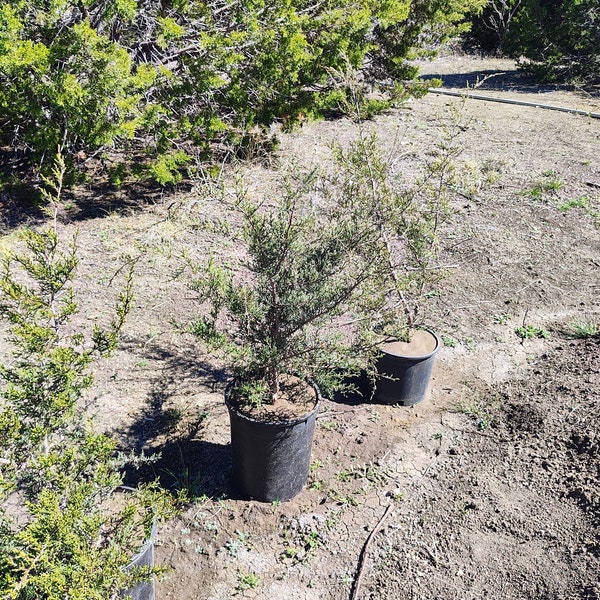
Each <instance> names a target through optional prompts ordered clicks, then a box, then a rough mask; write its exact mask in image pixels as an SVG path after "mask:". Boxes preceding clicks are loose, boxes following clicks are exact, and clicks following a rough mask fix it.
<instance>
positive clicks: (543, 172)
mask: <svg viewBox="0 0 600 600" xmlns="http://www.w3.org/2000/svg"><path fill="white" fill-rule="evenodd" d="M425 68H426V71H427V72H429V73H431V74H436V75H442V76H444V77H445V79H446V84H445V85H446V86H449V87H452V86H454V85H457V86H460V87H464V86H465V82H466V81H468V82H469V85H470V86H471V87H473V86H476V87H477V89H478V92H480V93H489V94H490V95H493V96H503V97H510V98H523V99H525V100H531V99H534V101H537V102H540V103H542V101H543V103H544V104H558V105H562V106H570V107H573V108H580V109H584V110H590V111H600V101H599V99H598V98H597V97H593V96H589V95H586V94H584V93H580V92H577V91H567V90H560V89H540V88H536V87H534V86H533V85H532V84H531V82H528V81H527V80H525V79H523V78H521V77H519V76H518V75H517V74H516V73H515V71H514V66H513V65H512V63H510V62H508V61H496V60H494V61H483V60H478V59H473V58H469V57H463V56H458V57H456V56H454V57H444V58H442V59H440V60H439V61H438V62H436V63H434V64H430V65H426V66H425ZM451 107H455V108H456V110H457V112H458V114H459V117H460V120H461V123H462V125H461V127H460V128H461V129H462V130H463V131H462V133H461V136H460V143H461V144H462V146H463V153H462V154H461V156H460V157H459V158H458V159H457V162H458V168H457V175H458V179H457V182H456V185H455V186H454V188H453V193H452V194H451V198H450V200H451V202H452V206H453V207H454V208H455V209H456V211H457V216H456V218H455V219H454V220H453V221H452V223H451V224H450V225H449V226H448V229H447V230H446V231H445V237H444V262H445V264H447V265H448V266H453V274H452V276H451V277H450V278H449V279H448V280H446V281H445V283H444V284H443V285H442V286H441V287H440V289H439V290H437V291H436V292H437V293H436V294H433V295H432V298H431V299H430V309H429V318H428V323H429V326H430V327H431V328H433V329H435V330H436V331H437V332H438V334H439V335H440V337H441V338H442V339H443V341H444V347H442V348H441V349H440V350H439V352H438V355H437V362H436V366H435V368H434V374H433V381H432V385H431V389H430V392H429V396H428V398H427V399H426V400H425V401H424V402H423V403H421V404H419V405H417V406H414V407H411V408H409V407H406V408H403V407H393V406H383V405H377V404H372V403H365V402H363V401H362V400H361V399H360V398H341V397H336V398H329V399H325V400H324V401H323V402H322V406H321V409H320V414H319V418H318V421H317V428H316V432H315V441H314V448H313V456H312V461H313V463H312V468H311V473H310V476H309V481H308V484H307V487H306V489H305V490H304V491H303V492H302V493H300V494H299V496H297V497H296V498H295V499H294V500H292V501H290V502H287V503H282V504H278V505H276V504H273V505H270V504H261V503H258V502H254V501H248V500H245V499H243V498H240V497H239V496H238V494H237V493H236V491H235V490H234V489H232V488H231V486H230V484H229V471H230V455H229V447H228V444H229V429H228V417H227V411H226V408H225V406H224V402H223V396H222V394H223V390H224V387H225V384H226V381H227V377H228V374H227V373H226V372H225V371H224V370H223V368H222V365H221V364H220V362H219V361H218V358H215V357H212V356H210V355H207V354H206V353H205V352H203V350H202V349H201V348H199V347H198V346H197V345H196V344H195V342H194V340H193V339H192V338H191V337H190V336H188V335H187V334H184V333H182V332H181V330H180V329H177V328H176V326H175V324H176V323H184V322H186V321H187V320H189V319H190V318H191V317H192V316H194V314H195V311H196V310H197V308H196V305H195V302H194V294H193V292H191V291H190V290H189V288H188V285H187V283H188V281H189V275H190V273H189V270H188V269H187V268H186V266H185V265H186V264H187V263H186V260H184V259H183V254H184V253H185V256H186V257H187V258H189V259H191V260H192V261H199V262H202V261H204V260H206V258H207V256H208V254H209V252H210V248H211V246H213V245H214V243H219V241H220V240H222V238H221V233H220V231H221V230H220V229H219V227H218V226H216V224H217V223H218V222H217V221H216V217H217V216H219V210H220V209H219V208H218V206H219V205H218V204H217V203H216V201H215V199H214V197H213V196H212V195H211V193H210V191H208V192H207V191H206V188H204V187H202V186H198V188H197V189H195V190H193V191H192V192H183V191H181V192H180V193H178V194H177V193H176V194H170V195H165V196H164V197H163V198H162V199H156V202H155V204H152V205H147V204H145V205H144V206H141V207H139V208H136V207H135V206H134V205H131V204H130V203H129V204H127V206H128V207H129V208H128V209H127V210H125V211H123V210H122V211H119V212H110V211H109V212H107V213H106V214H105V215H104V216H103V218H94V219H91V218H88V219H87V220H86V219H82V220H80V221H79V222H77V223H70V224H66V225H65V226H64V228H65V231H66V232H67V233H69V232H71V231H73V230H74V229H75V228H76V227H77V228H79V231H80V233H79V247H80V250H81V258H82V264H81V276H82V284H81V286H80V288H81V293H82V295H83V299H82V312H81V321H82V323H83V324H86V325H89V326H91V325H92V324H94V323H102V322H104V321H105V320H106V318H107V315H108V314H109V309H110V305H111V304H112V302H113V300H114V298H115V297H116V294H117V286H116V282H117V281H118V280H119V277H120V275H121V274H122V271H123V269H122V265H123V263H124V262H127V261H129V262H131V261H133V262H135V264H136V295H137V304H136V308H135V309H134V314H133V315H132V317H131V318H130V319H129V322H128V324H127V326H126V331H125V337H124V340H123V344H122V347H121V349H120V350H119V351H118V352H117V354H116V355H115V357H114V358H112V359H111V360H109V361H108V362H106V363H103V364H101V365H99V366H98V370H97V374H96V381H95V386H94V390H93V393H92V394H90V396H89V398H88V406H87V409H88V410H89V411H90V412H91V413H92V414H93V415H95V421H96V423H97V426H98V427H99V428H102V429H106V430H109V431H112V432H114V433H115V434H116V435H118V436H119V438H120V439H121V440H122V443H123V445H124V446H126V447H130V448H133V449H137V450H142V449H143V450H144V451H145V452H146V453H158V452H160V458H159V459H158V460H157V462H156V463H154V465H153V467H152V468H151V469H150V471H149V472H146V473H144V472H142V473H137V474H134V475H132V478H131V480H132V483H133V482H135V478H136V477H138V478H139V477H145V478H147V477H153V476H157V477H160V479H161V481H162V482H163V484H164V485H167V486H170V487H172V488H174V489H175V488H184V489H186V490H187V492H188V494H189V496H190V502H189V503H188V504H186V506H185V508H184V510H183V513H182V515H181V517H180V518H178V519H176V520H174V521H172V522H169V523H165V524H162V525H161V527H160V531H159V541H158V547H157V552H156V555H157V559H158V561H159V562H161V563H163V564H164V565H166V567H167V569H168V570H167V572H166V574H165V576H164V577H163V578H162V579H161V580H160V581H159V582H158V585H157V598H159V599H165V598H173V599H177V600H192V599H194V600H195V599H205V600H209V599H210V600H225V599H229V598H232V597H240V598H256V599H261V600H262V599H264V600H267V599H269V600H311V599H315V600H316V599H319V600H342V599H344V600H345V599H349V598H351V595H352V594H353V592H356V596H355V597H356V598H359V599H362V600H365V599H367V598H371V599H386V600H397V599H419V600H421V599H438V598H439V599H440V600H441V599H444V600H448V599H457V600H458V599H460V600H465V599H480V598H491V599H497V600H512V599H528V600H529V599H539V600H542V599H543V600H546V599H556V600H558V599H561V600H563V599H582V600H583V599H586V600H592V599H596V600H597V599H599V598H600V585H599V584H598V581H599V577H600V560H599V559H600V535H599V526H600V486H599V483H598V481H599V476H600V447H599V444H600V434H599V433H598V429H597V428H598V422H599V418H600V338H599V337H598V336H595V337H589V338H587V339H574V338H573V337H572V334H573V332H574V325H573V324H574V323H575V322H576V321H579V322H581V323H592V322H593V323H596V324H600V300H599V298H600V293H599V292H600V233H599V229H598V225H599V221H600V217H599V215H600V198H599V193H600V164H599V162H598V151H599V149H600V120H598V119H593V118H590V117H586V116H578V115H573V114H568V113H563V112H555V111H550V110H541V109H535V108H526V107H520V106H513V105H508V104H499V103H495V102H483V101H480V100H465V101H464V102H463V101H461V100H460V99H459V100H456V99H451V98H449V97H446V96H442V95H438V94H429V95H428V96H426V97H425V98H423V99H421V100H415V101H413V102H411V103H410V104H409V105H408V106H407V107H404V108H401V109H398V110H395V111H392V112H390V113H388V114H386V115H382V116H380V117H378V118H377V119H375V120H374V121H373V122H371V123H368V124H367V128H368V129H369V130H373V131H376V132H377V134H378V135H379V139H380V142H381V145H382V147H383V148H384V149H386V150H389V151H390V152H392V155H393V158H394V160H395V161H396V163H397V165H398V169H399V170H400V171H401V172H402V173H404V174H405V175H406V177H407V178H410V177H412V176H414V173H415V172H416V168H417V167H418V166H419V165H420V164H422V161H423V159H424V157H426V156H427V155H428V153H429V152H430V151H431V147H432V145H433V144H434V143H436V142H437V141H439V140H440V139H441V138H442V135H443V131H444V129H445V128H448V127H449V126H451V124H452V122H451V117H450V112H449V111H450V108H451ZM355 134H356V125H355V124H354V123H352V122H350V121H347V120H342V121H336V122H321V123H312V124H306V125H305V126H304V127H303V128H302V129H301V130H299V131H297V132H295V133H292V134H288V135H283V136H281V146H280V152H279V156H280V158H281V160H282V161H283V162H285V163H288V162H290V161H295V162H297V163H300V164H303V165H317V164H322V163H323V162H325V161H327V160H328V159H329V157H330V150H329V147H330V145H331V144H332V143H333V142H338V143H340V144H342V145H343V144H347V143H348V141H349V140H351V139H352V138H353V137H354V135H355ZM242 175H243V176H244V179H245V180H246V181H247V182H248V187H249V193H250V194H258V193H262V192H263V191H265V190H268V189H269V188H270V187H271V186H272V183H273V181H274V180H275V179H276V177H275V175H274V171H273V169H272V168H270V167H269V165H260V164H255V165H250V166H246V167H244V168H243V172H242ZM101 201H102V199H101V198H100V199H98V198H96V199H95V203H98V202H101ZM14 243H15V237H14V234H13V233H12V232H11V231H8V232H7V234H6V235H5V236H4V237H3V238H2V246H3V247H7V246H12V245H14ZM220 252H221V253H223V254H226V255H229V256H232V257H234V258H235V256H236V252H237V249H236V248H235V247H234V246H232V245H226V244H224V243H221V247H220ZM519 328H521V329H519ZM517 330H518V331H520V332H521V335H519V334H518V333H517ZM546 334H547V336H546ZM544 336H546V337H544ZM389 507H391V508H389ZM383 517H385V518H384V519H383V521H381V519H382V518H383ZM376 527H377V528H378V530H377V533H376V534H375V535H373V536H372V537H370V534H371V532H372V531H373V530H374V529H375V528H376ZM367 540H369V544H368V546H367V547H365V544H366V543H367ZM363 549H364V550H365V551H364V553H363ZM361 553H362V558H361ZM359 565H360V567H361V568H360V573H359ZM359 575H361V578H360V586H359V587H358V589H356V582H357V580H358V576H359ZM249 576H254V577H249Z"/></svg>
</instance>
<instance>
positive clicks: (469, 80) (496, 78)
mask: <svg viewBox="0 0 600 600" xmlns="http://www.w3.org/2000/svg"><path fill="white" fill-rule="evenodd" d="M421 79H424V80H431V79H441V80H442V87H444V88H459V89H468V90H469V91H504V92H507V91H513V92H522V93H530V94H537V93H544V92H551V91H556V90H558V89H572V88H568V87H566V86H558V85H541V84H539V83H538V82H536V81H535V79H533V78H532V77H531V76H530V75H527V74H526V73H523V72H522V71H519V70H517V69H513V70H510V71H497V70H495V69H487V70H478V71H471V72H469V73H451V74H448V73H444V74H442V73H428V74H427V75H422V76H421Z"/></svg>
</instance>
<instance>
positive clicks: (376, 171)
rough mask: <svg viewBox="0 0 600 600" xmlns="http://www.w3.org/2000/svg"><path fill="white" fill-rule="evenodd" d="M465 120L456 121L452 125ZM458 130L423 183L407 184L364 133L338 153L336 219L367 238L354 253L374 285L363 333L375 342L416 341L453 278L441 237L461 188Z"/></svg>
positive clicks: (449, 133)
mask: <svg viewBox="0 0 600 600" xmlns="http://www.w3.org/2000/svg"><path fill="white" fill-rule="evenodd" d="M458 118H459V115H458V114H454V113H453V115H452V117H451V119H452V121H453V122H454V121H456V119H458ZM459 131H460V127H458V126H456V123H454V124H451V126H450V127H448V128H446V131H445V138H444V140H442V141H441V142H440V144H439V145H438V146H437V148H436V149H435V152H434V153H433V157H432V158H431V159H430V160H429V161H428V162H427V163H426V164H425V166H424V169H423V173H422V175H421V178H420V179H419V180H417V181H416V182H415V183H412V184H408V183H407V182H405V181H402V179H401V178H399V177H398V176H397V175H396V174H395V172H394V170H393V161H391V160H389V159H388V157H386V156H384V154H383V152H382V151H381V149H380V143H379V141H378V139H377V137H376V136H375V135H367V134H366V133H365V131H364V129H363V128H362V127H361V128H360V129H359V135H358V137H357V138H356V139H355V140H354V141H353V142H351V143H350V145H349V147H348V148H347V149H342V148H341V147H336V148H335V149H334V157H335V161H336V170H335V174H334V176H333V179H332V181H331V184H332V185H331V187H330V200H331V205H332V207H333V213H334V218H335V219H336V220H337V221H340V220H346V221H349V222H350V223H351V225H350V227H352V228H353V229H354V230H362V231H363V236H362V237H363V240H364V243H362V244H361V245H357V246H356V247H355V248H354V252H355V254H356V255H357V256H358V258H359V260H360V261H362V264H363V265H364V268H365V269H368V268H370V269H371V271H372V275H373V276H372V277H371V278H370V279H369V280H368V281H367V282H366V284H367V285H368V288H367V291H365V293H364V294H363V295H362V296H361V297H362V299H363V301H365V303H364V304H363V306H362V308H361V312H362V313H363V314H364V317H363V319H362V320H361V328H362V329H363V333H364V335H367V337H368V336H369V335H370V334H372V333H373V332H376V334H377V336H379V337H380V339H385V338H390V337H391V338H396V339H400V340H406V341H408V340H410V337H411V334H412V332H413V331H414V329H415V327H417V326H421V325H423V317H424V307H425V304H426V300H427V298H428V294H429V293H430V292H431V291H432V289H433V288H434V286H435V285H436V284H437V283H439V282H440V281H441V280H442V279H443V277H444V276H446V275H447V269H444V268H443V267H442V266H441V265H440V264H439V258H438V257H439V252H440V241H441V237H440V231H441V227H442V225H443V224H444V223H445V222H446V221H447V220H448V219H449V218H450V216H451V213H452V211H451V209H450V206H449V203H448V193H449V189H450V187H451V185H452V184H453V182H454V159H455V158H456V156H457V155H458V153H459V152H460V147H459V146H458V145H457V143H456V138H457V135H458V132H459Z"/></svg>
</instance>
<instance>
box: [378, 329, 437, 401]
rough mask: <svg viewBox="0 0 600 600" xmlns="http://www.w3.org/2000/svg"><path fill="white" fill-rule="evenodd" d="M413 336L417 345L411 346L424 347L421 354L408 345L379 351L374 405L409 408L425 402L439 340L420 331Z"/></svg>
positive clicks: (398, 345) (385, 347)
mask: <svg viewBox="0 0 600 600" xmlns="http://www.w3.org/2000/svg"><path fill="white" fill-rule="evenodd" d="M417 333H418V335H419V340H418V341H419V344H416V343H415V346H421V347H425V348H426V349H427V350H426V352H425V353H421V351H420V350H418V349H414V348H411V347H410V346H411V344H410V343H409V344H403V343H399V342H396V341H391V342H390V343H386V344H384V345H383V346H382V347H381V348H380V350H381V356H380V358H379V360H378V361H377V372H378V377H377V380H376V382H375V391H374V394H373V398H374V400H375V401H376V402H379V403H381V404H398V405H400V406H412V405H413V404H417V403H418V402H422V401H423V400H424V399H425V396H426V395H427V389H428V387H429V381H430V380H431V372H432V369H433V364H434V361H435V355H436V353H437V351H438V349H439V347H440V339H439V338H438V336H437V335H436V334H435V333H433V331H429V330H425V329H423V330H419V331H418V332H417ZM415 335H416V334H415ZM428 336H430V337H429V339H427V338H428ZM413 341H414V338H413Z"/></svg>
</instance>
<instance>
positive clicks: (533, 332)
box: [515, 325, 550, 340]
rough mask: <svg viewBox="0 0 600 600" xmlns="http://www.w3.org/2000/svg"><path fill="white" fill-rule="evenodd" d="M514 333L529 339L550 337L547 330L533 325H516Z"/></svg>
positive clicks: (523, 338)
mask: <svg viewBox="0 0 600 600" xmlns="http://www.w3.org/2000/svg"><path fill="white" fill-rule="evenodd" d="M515 333H516V334H517V335H518V336H519V337H520V338H521V339H522V340H531V339H533V338H541V339H548V338H549V337H550V334H549V333H548V331H546V330H545V329H541V328H540V327H535V326H534V325H522V326H521V327H517V328H516V329H515Z"/></svg>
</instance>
